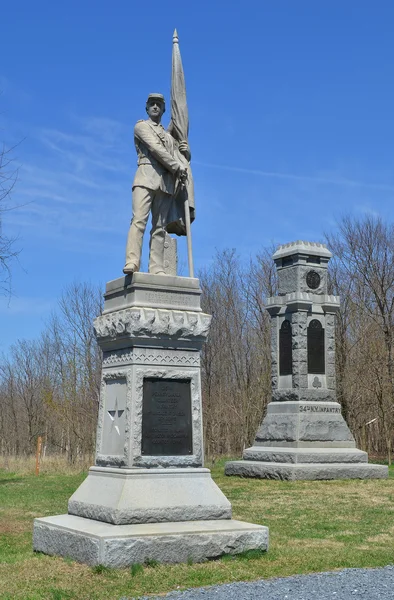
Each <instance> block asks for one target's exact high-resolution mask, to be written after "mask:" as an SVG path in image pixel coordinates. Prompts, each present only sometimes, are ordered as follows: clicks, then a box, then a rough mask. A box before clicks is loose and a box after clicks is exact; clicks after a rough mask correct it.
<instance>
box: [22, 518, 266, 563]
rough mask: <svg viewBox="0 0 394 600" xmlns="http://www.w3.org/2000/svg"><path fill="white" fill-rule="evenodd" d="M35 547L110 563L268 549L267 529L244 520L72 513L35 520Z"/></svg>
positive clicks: (185, 558)
mask: <svg viewBox="0 0 394 600" xmlns="http://www.w3.org/2000/svg"><path fill="white" fill-rule="evenodd" d="M33 547H34V550H36V551H39V552H45V554H52V555H60V556H64V557H69V558H72V559H74V560H77V561H79V562H83V563H87V564H89V565H91V566H93V565H98V564H101V565H104V566H107V567H126V566H129V565H131V564H134V563H143V562H144V561H146V560H147V559H150V560H157V561H158V562H163V563H179V562H187V561H189V560H192V561H193V562H202V561H204V560H207V559H211V558H216V557H219V556H222V555H223V554H239V553H240V552H245V551H247V550H252V549H259V550H263V551H265V550H268V528H267V527H264V526H262V525H253V524H251V523H244V522H242V521H233V520H224V521H223V520H220V521H192V522H182V523H148V524H143V525H110V524H108V523H100V522H97V521H93V520H90V519H84V518H82V517H75V516H72V515H59V516H57V517H46V518H42V519H35V522H34V534H33Z"/></svg>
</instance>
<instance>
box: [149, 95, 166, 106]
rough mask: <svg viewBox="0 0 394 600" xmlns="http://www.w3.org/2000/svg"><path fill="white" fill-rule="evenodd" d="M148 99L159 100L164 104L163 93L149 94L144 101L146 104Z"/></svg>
mask: <svg viewBox="0 0 394 600" xmlns="http://www.w3.org/2000/svg"><path fill="white" fill-rule="evenodd" d="M149 100H160V101H161V102H162V103H163V104H164V105H165V103H166V101H165V100H164V96H163V94H149V96H148V99H147V101H146V103H147V104H148V102H149Z"/></svg>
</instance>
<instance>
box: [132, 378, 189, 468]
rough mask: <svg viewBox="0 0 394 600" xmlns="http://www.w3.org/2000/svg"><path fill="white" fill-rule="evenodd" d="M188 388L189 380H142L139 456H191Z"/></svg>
mask: <svg viewBox="0 0 394 600" xmlns="http://www.w3.org/2000/svg"><path fill="white" fill-rule="evenodd" d="M190 386H191V381H190V379H161V378H145V379H144V389H143V402H142V448H141V454H143V455H149V456H181V455H189V454H192V453H193V436H192V415H191V391H190Z"/></svg>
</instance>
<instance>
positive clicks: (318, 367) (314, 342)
mask: <svg viewBox="0 0 394 600" xmlns="http://www.w3.org/2000/svg"><path fill="white" fill-rule="evenodd" d="M307 339H308V373H312V374H317V375H324V373H325V372H326V369H325V353H324V329H323V327H322V324H321V323H320V321H318V320H317V319H313V320H312V321H311V322H310V323H309V326H308V330H307Z"/></svg>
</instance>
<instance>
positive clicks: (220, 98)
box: [0, 0, 394, 351]
mask: <svg viewBox="0 0 394 600" xmlns="http://www.w3.org/2000/svg"><path fill="white" fill-rule="evenodd" d="M393 26H394V3H393V2H392V1H391V0H380V1H379V2H372V1H370V0H369V1H363V0H357V2H356V0H348V1H347V2H344V1H343V0H330V1H328V0H326V1H323V0H321V1H319V2H316V0H297V1H295V0H275V1H273V0H270V1H268V0H259V1H257V0H256V1H249V0H245V1H244V2H240V1H238V0H236V1H235V0H234V1H233V2H232V3H229V2H223V1H222V0H211V1H210V2H208V1H206V0H198V1H195V2H184V1H183V2H179V1H178V0H173V1H171V2H163V0H161V1H157V0H151V1H150V2H149V3H142V2H136V1H133V0H115V1H114V2H108V1H104V0H94V1H93V0H82V1H81V0H79V1H76V0H68V1H67V2H58V3H57V2H50V1H49V0H48V1H45V2H44V1H42V0H36V1H35V2H31V1H27V0H20V1H19V2H18V3H15V2H14V3H11V2H8V3H5V5H4V6H3V7H2V14H1V23H0V39H1V41H2V47H3V51H2V61H1V66H0V89H1V90H2V92H3V93H2V95H1V96H0V127H1V129H0V138H1V139H2V140H4V141H5V142H6V143H7V144H13V143H15V142H18V141H19V140H22V141H21V143H20V145H19V146H18V148H17V149H16V151H15V159H16V163H17V164H19V165H20V175H19V181H18V183H17V186H16V189H15V193H14V203H15V204H19V205H21V206H20V208H18V209H17V210H14V211H11V212H9V213H7V214H6V215H5V217H4V219H3V230H4V232H5V233H7V234H8V235H15V236H17V237H18V240H17V246H18V247H19V248H20V249H21V253H20V256H19V263H16V264H15V265H14V268H13V294H14V295H13V297H12V298H11V300H10V301H8V300H7V299H4V298H3V299H0V322H1V336H0V350H4V351H6V349H7V347H8V346H9V345H10V344H11V343H12V342H14V341H15V340H16V339H18V338H34V337H35V336H37V335H38V334H39V332H40V331H41V329H42V327H43V323H44V322H45V319H47V318H48V315H49V313H50V312H51V310H53V309H54V308H55V307H56V301H57V299H58V297H59V296H60V294H61V291H62V289H64V288H65V287H66V286H67V285H68V284H70V283H71V282H73V281H90V282H92V283H94V284H101V285H102V286H103V287H104V284H105V282H106V281H108V280H111V279H115V278H117V277H119V276H121V274H122V267H123V263H124V249H125V242H126V235H127V230H128V225H129V221H130V217H131V182H132V179H133V176H134V171H135V165H136V157H135V149H134V144H133V127H134V124H135V122H136V120H137V119H140V118H144V117H145V113H144V107H145V99H146V96H147V94H148V93H150V92H153V91H157V92H162V93H164V94H165V95H166V97H167V98H169V90H170V72H171V46H172V32H173V30H174V28H175V27H176V28H177V29H178V33H179V38H180V47H181V52H182V59H183V64H184V68H185V76H186V84H187V93H188V104H189V116H190V145H191V149H192V155H193V159H192V161H193V162H192V165H193V173H194V178H195V188H196V207H197V219H196V222H195V223H194V225H193V244H194V259H195V263H196V267H197V269H198V268H199V267H202V266H204V265H207V264H209V262H210V261H211V260H212V257H213V255H214V253H215V249H216V248H218V249H223V248H232V247H235V248H237V249H238V251H239V253H240V255H241V256H242V257H244V258H245V259H247V258H248V257H249V256H251V255H254V254H255V253H256V252H257V251H258V250H259V249H260V248H261V247H262V246H266V245H270V244H272V243H273V242H277V243H284V242H289V241H292V240H294V239H308V240H311V241H318V240H321V239H322V237H323V234H324V231H327V230H331V229H332V228H333V227H335V220H336V219H337V218H338V217H340V215H341V214H343V213H352V214H356V215H358V216H360V215H362V214H365V213H368V212H373V213H378V214H380V215H382V216H383V217H384V218H385V219H388V220H392V219H393V216H394V202H393V197H394V170H393V167H394V145H393V140H394V117H393V113H394V83H393V82H394V78H393V63H394V38H393V35H392V31H393ZM168 120H169V111H167V113H166V114H165V115H164V121H165V124H167V123H168ZM180 246H181V248H180V253H181V257H182V258H181V261H182V262H183V263H184V262H185V252H184V239H182V240H181V242H180ZM146 262H147V261H146V248H145V265H146ZM184 274H186V268H184Z"/></svg>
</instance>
